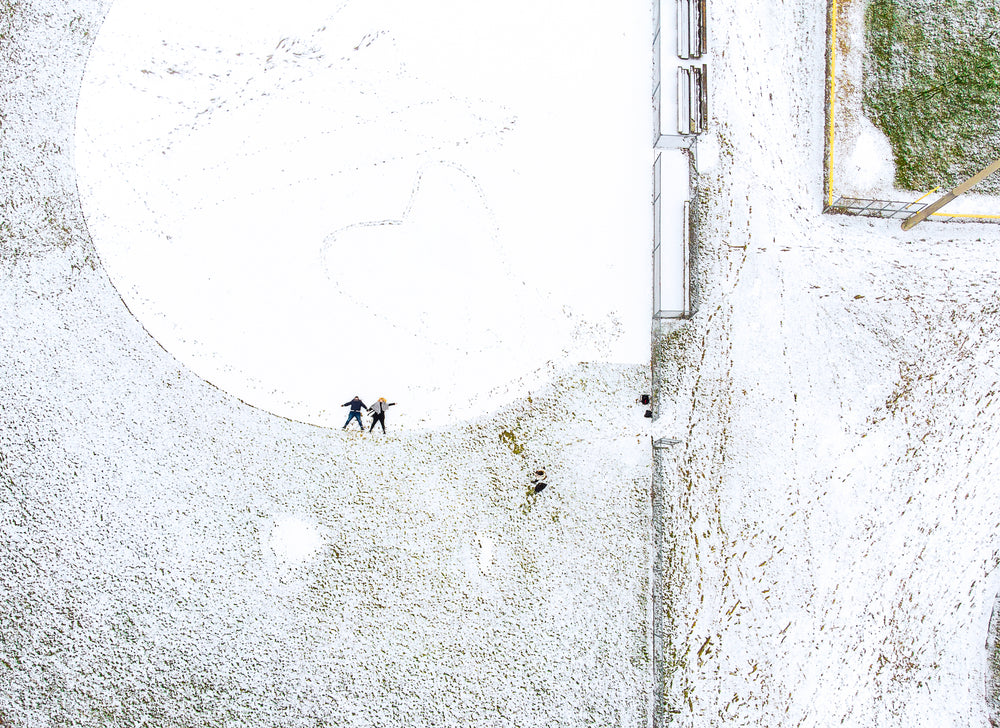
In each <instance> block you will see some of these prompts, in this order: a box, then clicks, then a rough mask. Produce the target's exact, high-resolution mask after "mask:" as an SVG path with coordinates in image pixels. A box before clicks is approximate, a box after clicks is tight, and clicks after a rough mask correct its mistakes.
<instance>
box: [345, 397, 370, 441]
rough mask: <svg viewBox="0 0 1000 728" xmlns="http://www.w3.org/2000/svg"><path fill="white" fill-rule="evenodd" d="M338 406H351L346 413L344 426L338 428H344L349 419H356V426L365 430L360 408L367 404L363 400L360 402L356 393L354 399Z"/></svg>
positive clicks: (349, 421)
mask: <svg viewBox="0 0 1000 728" xmlns="http://www.w3.org/2000/svg"><path fill="white" fill-rule="evenodd" d="M340 406H341V407H350V408H351V411H350V413H349V414H348V415H347V422H345V423H344V426H343V427H341V428H340V429H342V430H346V429H347V426H348V425H349V424H351V420H357V421H358V427H360V428H361V431H362V432H364V431H365V426H364V425H363V424H362V423H361V408H362V407H366V408H367V406H368V405H366V404H365V403H364V402H362V401H361V398H360V397H359V396H358V395H354V399H352V400H351V401H350V402H344V404H342V405H340Z"/></svg>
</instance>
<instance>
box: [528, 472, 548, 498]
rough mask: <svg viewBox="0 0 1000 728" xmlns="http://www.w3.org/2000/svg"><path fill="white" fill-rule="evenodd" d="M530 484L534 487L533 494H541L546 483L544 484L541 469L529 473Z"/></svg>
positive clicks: (543, 473)
mask: <svg viewBox="0 0 1000 728" xmlns="http://www.w3.org/2000/svg"><path fill="white" fill-rule="evenodd" d="M531 484H532V485H533V486H535V492H536V493H541V492H542V490H543V489H544V488H545V486H547V485H548V483H546V482H545V471H544V470H542V469H541V468H538V470H535V471H533V472H532V473H531Z"/></svg>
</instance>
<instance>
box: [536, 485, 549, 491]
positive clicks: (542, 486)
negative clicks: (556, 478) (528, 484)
mask: <svg viewBox="0 0 1000 728" xmlns="http://www.w3.org/2000/svg"><path fill="white" fill-rule="evenodd" d="M547 485H548V483H535V492H536V493H541V492H542V491H543V490H545V487H546V486H547Z"/></svg>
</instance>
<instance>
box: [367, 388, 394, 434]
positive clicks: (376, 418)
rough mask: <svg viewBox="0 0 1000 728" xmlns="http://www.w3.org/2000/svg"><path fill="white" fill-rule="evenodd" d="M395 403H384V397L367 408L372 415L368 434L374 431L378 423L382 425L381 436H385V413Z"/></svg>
mask: <svg viewBox="0 0 1000 728" xmlns="http://www.w3.org/2000/svg"><path fill="white" fill-rule="evenodd" d="M394 404H396V403H395V402H386V401H385V397H379V398H378V402H376V403H375V404H373V405H372V406H371V407H369V408H368V411H369V412H371V413H372V426H371V428H369V430H368V432H371V431H372V430H374V429H375V423H376V422H379V423H381V425H382V434H385V411H386V410H387V409H389V408H390V407H392V406H393V405H394Z"/></svg>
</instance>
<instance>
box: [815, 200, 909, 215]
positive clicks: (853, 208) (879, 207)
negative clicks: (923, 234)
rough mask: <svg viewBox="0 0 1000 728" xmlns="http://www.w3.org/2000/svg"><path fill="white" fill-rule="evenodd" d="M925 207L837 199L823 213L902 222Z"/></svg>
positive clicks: (883, 201)
mask: <svg viewBox="0 0 1000 728" xmlns="http://www.w3.org/2000/svg"><path fill="white" fill-rule="evenodd" d="M925 207H926V205H924V204H922V203H920V202H898V201H893V200H867V199H864V198H860V197H838V198H837V199H836V201H835V202H834V203H833V204H832V205H830V206H829V207H828V208H826V209H825V210H824V211H823V212H831V213H834V214H840V215H860V216H862V217H883V218H891V219H898V220H904V219H906V218H908V217H909V216H910V215H912V214H914V213H915V212H919V211H920V210H923V209H924V208H925Z"/></svg>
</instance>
